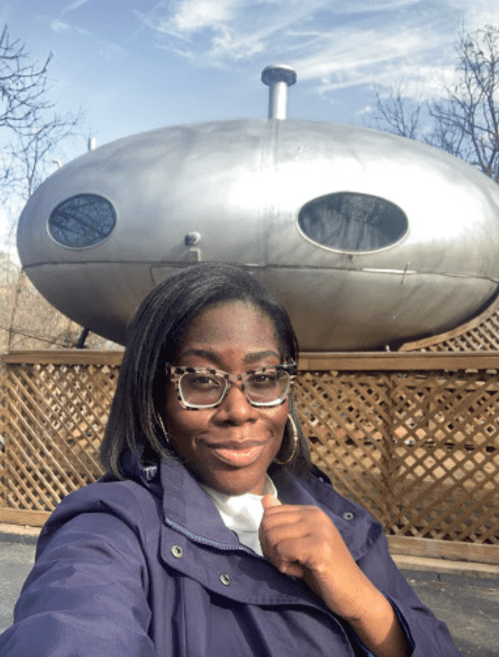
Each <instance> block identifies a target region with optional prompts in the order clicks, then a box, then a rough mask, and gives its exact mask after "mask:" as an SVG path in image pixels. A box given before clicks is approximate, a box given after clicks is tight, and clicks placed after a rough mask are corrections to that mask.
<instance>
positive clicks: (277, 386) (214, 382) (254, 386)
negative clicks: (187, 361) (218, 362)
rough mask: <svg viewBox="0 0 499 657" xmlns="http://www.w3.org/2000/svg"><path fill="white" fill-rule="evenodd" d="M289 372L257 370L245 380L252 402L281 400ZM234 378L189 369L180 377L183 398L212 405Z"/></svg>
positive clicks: (286, 389)
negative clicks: (189, 370) (229, 378)
mask: <svg viewBox="0 0 499 657" xmlns="http://www.w3.org/2000/svg"><path fill="white" fill-rule="evenodd" d="M289 380H290V379H289V374H288V373H287V372H286V371H284V370H272V369H268V370H267V369H266V370H265V371H262V372H254V373H252V374H250V375H249V376H248V378H247V379H246V381H245V382H244V390H245V393H246V397H247V399H248V401H250V402H253V403H255V404H269V403H272V402H277V401H281V400H282V399H283V398H284V396H285V395H286V393H287V391H288V386H289ZM229 385H230V381H227V380H226V379H225V378H224V377H222V376H219V375H217V374H200V373H196V372H187V373H185V374H183V375H182V377H181V379H180V389H181V393H182V397H183V398H184V400H185V401H186V402H187V403H188V404H193V405H199V406H208V405H210V404H217V403H218V402H219V401H221V399H222V398H223V396H224V394H225V391H226V389H227V387H228V386H229Z"/></svg>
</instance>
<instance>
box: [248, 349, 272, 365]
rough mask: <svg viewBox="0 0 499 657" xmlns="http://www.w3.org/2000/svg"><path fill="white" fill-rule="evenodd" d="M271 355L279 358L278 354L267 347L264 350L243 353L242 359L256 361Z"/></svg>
mask: <svg viewBox="0 0 499 657" xmlns="http://www.w3.org/2000/svg"><path fill="white" fill-rule="evenodd" d="M272 356H274V357H275V358H277V359H279V360H281V359H280V356H279V354H278V353H277V352H276V351H273V350H272V349H267V350H266V351H251V352H249V353H247V354H246V355H245V357H244V360H245V362H246V363H256V362H257V361H259V360H263V359H264V358H271V357H272Z"/></svg>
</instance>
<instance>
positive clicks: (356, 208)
mask: <svg viewBox="0 0 499 657" xmlns="http://www.w3.org/2000/svg"><path fill="white" fill-rule="evenodd" d="M298 225H299V226H300V228H301V230H302V232H303V233H304V234H305V235H306V236H307V237H308V238H309V239H311V240H312V241H313V242H316V243H317V244H320V245H322V246H327V247H329V248H331V249H335V250H338V251H376V250H377V249H382V248H384V247H387V246H390V245H392V244H395V243H396V242H398V241H399V240H400V239H401V238H402V237H403V236H404V235H405V233H406V232H407V228H408V221H407V217H406V215H405V213H404V212H403V211H402V210H401V209H400V208H399V207H398V206H397V205H395V204H394V203H391V202H390V201H387V200H386V199H384V198H380V197H378V196H371V195H369V194H357V193H354V192H337V193H335V194H327V195H326V196H320V197H319V198H315V199H313V200H312V201H309V202H308V203H306V204H305V205H304V206H303V207H302V209H301V210H300V212H299V214H298Z"/></svg>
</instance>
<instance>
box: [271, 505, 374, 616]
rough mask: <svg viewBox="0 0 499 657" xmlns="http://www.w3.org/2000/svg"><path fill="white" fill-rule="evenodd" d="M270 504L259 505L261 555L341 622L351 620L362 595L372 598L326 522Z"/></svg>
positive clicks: (300, 509)
mask: <svg viewBox="0 0 499 657" xmlns="http://www.w3.org/2000/svg"><path fill="white" fill-rule="evenodd" d="M266 497H271V496H266ZM264 499H265V498H264ZM274 500H275V501H277V502H278V500H276V498H272V499H270V500H266V501H265V502H263V500H262V503H263V504H264V507H265V511H264V514H263V519H262V523H261V525H260V543H261V546H262V552H263V554H264V556H266V557H267V559H269V561H271V562H272V563H273V564H274V566H275V567H276V568H277V569H278V570H280V571H281V572H282V573H284V574H286V575H291V576H294V577H300V578H302V579H303V580H304V581H305V582H306V583H307V584H308V586H309V587H310V588H311V589H312V590H313V591H314V592H315V593H317V595H319V596H320V597H322V598H323V600H324V601H325V602H326V604H327V605H328V606H329V607H330V608H331V609H332V610H333V611H335V612H336V613H338V614H339V615H341V616H343V617H344V618H347V619H348V618H351V617H355V616H356V615H357V614H358V613H360V611H359V602H360V601H361V599H362V598H363V597H364V594H366V593H369V595H371V594H372V588H373V586H372V584H371V583H370V582H369V580H368V579H367V577H366V576H365V575H364V574H363V573H362V572H361V570H360V569H359V567H358V566H357V564H356V563H355V561H354V559H353V557H352V555H351V554H350V551H349V550H348V548H347V546H346V545H345V542H344V541H343V538H342V537H341V534H340V533H339V531H338V529H337V528H336V526H335V525H334V523H333V522H332V520H331V519H330V518H329V516H327V515H326V514H325V513H324V512H323V511H322V510H321V509H319V508H318V507H315V506H292V505H282V504H280V503H279V502H278V504H274Z"/></svg>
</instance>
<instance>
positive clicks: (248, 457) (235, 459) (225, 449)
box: [206, 442, 266, 467]
mask: <svg viewBox="0 0 499 657" xmlns="http://www.w3.org/2000/svg"><path fill="white" fill-rule="evenodd" d="M265 445H266V443H264V442H263V443H260V442H259V443H255V442H251V443H247V444H243V445H237V444H230V445H225V444H224V445H209V444H207V445H206V446H207V447H208V449H209V450H210V451H211V452H213V454H214V455H215V456H216V457H217V458H218V459H219V460H220V461H223V462H224V463H227V464H228V465H234V466H239V467H241V466H245V465H251V463H253V462H254V461H256V459H257V458H258V457H259V456H260V453H261V452H262V451H263V448H264V447H265Z"/></svg>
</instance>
